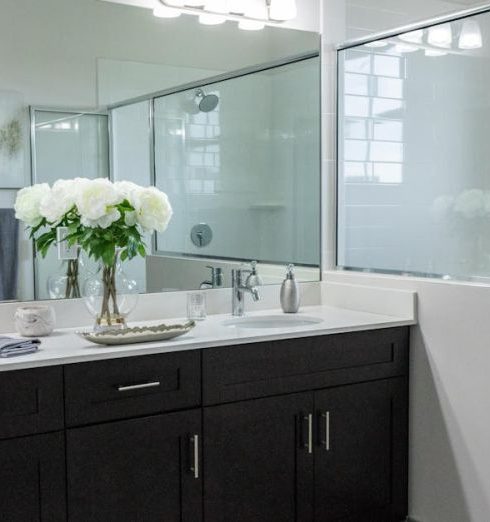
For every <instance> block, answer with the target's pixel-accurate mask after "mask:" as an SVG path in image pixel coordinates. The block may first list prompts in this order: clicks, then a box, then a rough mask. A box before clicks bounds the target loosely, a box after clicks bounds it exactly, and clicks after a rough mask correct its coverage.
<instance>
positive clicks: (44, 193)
mask: <svg viewBox="0 0 490 522" xmlns="http://www.w3.org/2000/svg"><path fill="white" fill-rule="evenodd" d="M50 190H51V189H50V188H49V185H48V184H47V183H41V184H38V185H33V186H32V187H26V188H23V189H21V190H19V192H18V193H17V199H16V201H15V207H14V208H15V217H16V218H17V219H20V220H21V221H23V222H24V223H26V224H27V225H29V226H31V227H35V226H37V225H38V224H39V223H40V222H41V219H42V215H41V212H40V205H41V202H42V200H43V199H44V198H45V197H48V196H49V193H50Z"/></svg>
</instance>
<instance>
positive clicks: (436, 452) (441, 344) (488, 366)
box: [322, 0, 490, 522]
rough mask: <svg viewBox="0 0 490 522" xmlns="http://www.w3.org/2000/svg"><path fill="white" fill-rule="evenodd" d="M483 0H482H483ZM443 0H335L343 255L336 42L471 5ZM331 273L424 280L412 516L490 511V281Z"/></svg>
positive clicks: (416, 345) (443, 518) (436, 520)
mask: <svg viewBox="0 0 490 522" xmlns="http://www.w3.org/2000/svg"><path fill="white" fill-rule="evenodd" d="M474 3H475V4H477V3H479V2H474ZM468 4H469V2H468V1H466V2H465V5H458V4H456V2H451V3H450V2H441V1H436V0H424V1H419V0H412V1H411V2H406V1H404V0H348V1H344V0H326V1H325V3H324V4H323V5H324V13H323V17H322V18H323V23H324V27H323V32H324V37H323V38H324V40H323V50H324V64H325V68H324V79H323V82H324V89H323V92H324V100H323V107H324V109H323V128H324V155H323V175H324V181H325V187H326V191H325V195H324V208H325V209H326V211H325V213H324V226H325V230H326V231H327V238H328V240H329V246H327V248H325V251H324V253H323V256H324V262H325V263H326V265H325V266H328V265H330V266H332V264H333V262H334V258H333V248H332V245H333V244H334V242H333V234H334V230H333V226H332V223H333V217H334V216H333V215H332V212H333V208H334V205H333V201H332V198H333V194H334V192H335V185H334V179H335V169H334V166H335V164H334V160H335V155H334V150H335V147H334V146H335V110H334V99H335V96H334V94H335V89H334V85H335V82H334V78H335V69H334V52H333V45H334V44H335V43H340V42H341V41H343V40H346V39H349V38H353V37H357V36H360V35H365V34H367V33H369V32H374V31H380V30H385V29H389V28H393V27H394V26H398V25H404V24H407V23H409V22H411V21H415V20H420V19H423V18H427V17H431V16H435V15H438V14H441V13H445V12H449V11H451V10H458V9H459V8H464V7H466V6H468ZM324 277H325V279H326V280H327V281H337V282H339V281H342V282H352V283H356V284H367V285H380V286H383V287H391V288H403V289H410V290H416V291H417V292H418V294H419V326H418V327H416V328H414V329H413V332H412V342H411V370H410V371H411V407H410V516H411V517H412V518H413V519H414V520H417V521H420V522H488V520H489V519H490V437H489V435H488V434H489V432H490V414H489V411H490V379H489V374H490V350H489V344H488V339H490V324H489V322H488V310H489V308H490V288H488V287H487V286H483V285H476V284H473V285H472V284H460V283H447V282H434V281H430V280H424V279H415V278H404V277H389V276H372V275H367V274H356V273H347V272H326V273H325V274H324Z"/></svg>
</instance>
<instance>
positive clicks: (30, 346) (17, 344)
mask: <svg viewBox="0 0 490 522" xmlns="http://www.w3.org/2000/svg"><path fill="white" fill-rule="evenodd" d="M40 344H41V341H40V340H39V339H14V338H13V337H0V357H15V356H16V355H27V354H28V353H34V352H37V351H38V350H39V345H40Z"/></svg>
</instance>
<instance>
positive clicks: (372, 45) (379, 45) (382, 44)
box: [364, 40, 388, 49]
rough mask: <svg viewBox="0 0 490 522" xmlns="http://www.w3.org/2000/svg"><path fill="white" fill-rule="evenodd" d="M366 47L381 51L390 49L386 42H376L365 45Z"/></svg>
mask: <svg viewBox="0 0 490 522" xmlns="http://www.w3.org/2000/svg"><path fill="white" fill-rule="evenodd" d="M364 47H369V48H372V49H381V48H382V47H388V42H386V41H385V40H376V41H374V42H368V43H367V44H365V45H364Z"/></svg>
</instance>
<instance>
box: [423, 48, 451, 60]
mask: <svg viewBox="0 0 490 522" xmlns="http://www.w3.org/2000/svg"><path fill="white" fill-rule="evenodd" d="M425 56H430V57H434V58H435V57H438V56H447V52H446V51H439V49H426V50H425Z"/></svg>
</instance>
